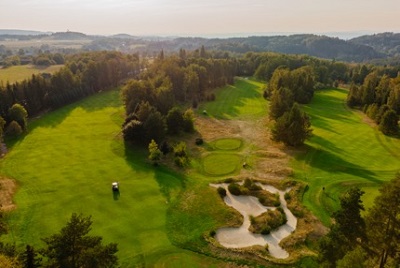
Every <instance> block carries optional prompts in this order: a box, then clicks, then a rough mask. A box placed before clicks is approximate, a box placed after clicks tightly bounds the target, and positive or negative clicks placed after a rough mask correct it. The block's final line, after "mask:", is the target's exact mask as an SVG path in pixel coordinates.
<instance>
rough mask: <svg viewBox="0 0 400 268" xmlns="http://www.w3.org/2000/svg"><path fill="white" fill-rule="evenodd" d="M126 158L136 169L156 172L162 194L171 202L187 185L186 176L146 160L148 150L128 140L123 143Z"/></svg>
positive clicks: (144, 171) (155, 175)
mask: <svg viewBox="0 0 400 268" xmlns="http://www.w3.org/2000/svg"><path fill="white" fill-rule="evenodd" d="M123 146H124V158H125V160H126V162H127V163H128V165H129V166H131V168H132V169H134V170H135V171H139V172H143V173H149V172H153V173H154V179H155V180H156V181H157V183H158V185H159V188H160V192H161V194H162V195H163V196H164V197H165V199H166V201H167V202H169V201H170V199H171V197H172V196H173V195H174V194H177V193H179V192H180V191H181V190H182V189H184V188H185V187H186V183H185V178H184V176H182V175H180V174H177V173H175V172H173V171H171V170H170V169H168V168H167V167H163V166H154V165H152V164H150V163H148V162H146V160H145V159H146V150H145V149H144V148H141V147H139V146H138V145H133V144H131V143H128V142H124V143H123Z"/></svg>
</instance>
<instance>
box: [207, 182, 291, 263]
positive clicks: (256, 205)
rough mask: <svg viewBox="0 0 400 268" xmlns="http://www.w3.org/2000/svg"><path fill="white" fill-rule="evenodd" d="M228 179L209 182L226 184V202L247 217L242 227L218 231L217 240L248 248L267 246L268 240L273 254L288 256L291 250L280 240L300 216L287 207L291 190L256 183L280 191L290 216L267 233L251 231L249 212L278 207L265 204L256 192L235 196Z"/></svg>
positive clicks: (282, 201)
mask: <svg viewBox="0 0 400 268" xmlns="http://www.w3.org/2000/svg"><path fill="white" fill-rule="evenodd" d="M228 185H229V184H228V183H221V184H210V186H212V187H215V188H218V187H223V188H225V190H226V194H227V195H226V196H225V197H224V201H225V203H226V204H227V205H228V206H230V207H233V208H234V209H236V210H237V211H239V212H240V214H242V215H243V218H244V221H243V224H242V226H240V227H239V228H234V227H226V228H221V229H218V230H217V231H216V235H215V238H216V239H217V241H218V242H219V243H220V244H221V245H222V246H224V247H226V248H245V247H250V246H255V245H260V246H265V245H266V244H268V250H269V253H270V254H271V256H272V257H275V258H277V259H285V258H287V257H288V256H289V253H288V252H287V251H285V250H284V249H283V248H281V247H280V246H279V242H280V241H281V240H282V239H284V238H285V237H287V236H289V235H290V234H291V233H292V232H293V231H294V230H295V229H296V225H297V218H296V217H295V216H294V215H293V213H292V212H291V211H290V210H289V209H288V208H287V203H286V200H285V197H284V195H285V193H287V192H289V191H290V188H289V189H286V190H285V191H280V190H278V189H276V188H275V187H273V186H270V185H264V184H261V183H257V185H259V186H261V187H262V189H264V190H266V191H269V192H271V193H278V194H279V200H280V202H281V207H282V209H283V211H284V213H285V215H286V217H287V222H286V223H285V224H283V225H281V226H280V227H278V228H277V229H275V230H273V231H271V233H270V234H268V235H262V234H254V233H252V232H250V231H249V227H250V224H251V223H250V215H252V216H258V215H260V214H262V213H264V212H266V211H268V210H273V209H276V208H275V207H265V206H263V205H262V204H261V203H260V202H259V201H258V199H257V198H256V197H254V196H244V195H240V196H235V195H232V194H231V193H230V192H229V191H228Z"/></svg>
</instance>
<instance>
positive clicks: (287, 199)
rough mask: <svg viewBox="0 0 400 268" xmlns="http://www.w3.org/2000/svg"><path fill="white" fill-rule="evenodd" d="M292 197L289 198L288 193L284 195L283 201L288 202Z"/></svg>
mask: <svg viewBox="0 0 400 268" xmlns="http://www.w3.org/2000/svg"><path fill="white" fill-rule="evenodd" d="M291 198H292V197H291V196H290V194H289V193H285V200H286V201H289V200H290V199H291Z"/></svg>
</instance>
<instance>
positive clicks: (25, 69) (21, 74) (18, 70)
mask: <svg viewBox="0 0 400 268" xmlns="http://www.w3.org/2000/svg"><path fill="white" fill-rule="evenodd" d="M62 66H63V65H51V66H49V67H40V66H34V65H18V66H11V67H9V68H5V69H0V82H1V81H3V83H4V84H5V83H6V82H7V81H8V82H10V83H15V82H21V81H23V80H24V79H28V78H30V77H31V76H32V74H39V73H54V72H56V71H58V70H60V68H61V67H62Z"/></svg>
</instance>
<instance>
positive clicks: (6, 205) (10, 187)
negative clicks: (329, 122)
mask: <svg viewBox="0 0 400 268" xmlns="http://www.w3.org/2000/svg"><path fill="white" fill-rule="evenodd" d="M16 190H17V184H16V183H15V181H14V180H11V179H7V178H2V177H0V206H1V209H2V210H4V211H10V210H13V209H15V207H16V206H15V204H14V203H13V200H12V198H13V195H14V193H15V191H16Z"/></svg>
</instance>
